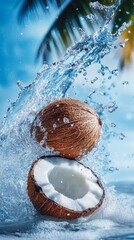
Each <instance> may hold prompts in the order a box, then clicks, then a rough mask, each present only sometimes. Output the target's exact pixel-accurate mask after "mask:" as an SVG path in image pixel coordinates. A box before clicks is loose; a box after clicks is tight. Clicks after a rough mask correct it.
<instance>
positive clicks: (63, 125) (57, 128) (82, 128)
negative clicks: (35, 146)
mask: <svg viewBox="0 0 134 240" xmlns="http://www.w3.org/2000/svg"><path fill="white" fill-rule="evenodd" d="M101 127H102V122H101V120H100V118H99V116H98V115H97V114H96V113H95V112H94V111H93V110H92V109H91V108H90V107H89V106H87V105H86V104H85V103H83V102H81V101H79V100H76V99H71V98H67V99H60V100H57V101H55V102H53V103H51V104H49V105H48V106H47V107H45V108H43V109H42V110H41V111H40V112H39V113H38V115H37V116H36V118H35V120H34V122H33V124H32V127H31V133H32V136H33V137H35V139H36V140H37V141H38V142H39V143H40V144H41V146H43V147H51V148H53V149H54V151H56V152H58V153H59V154H60V155H62V156H64V157H66V158H71V159H77V158H80V157H81V156H83V155H84V154H86V153H87V152H88V151H90V150H91V149H92V148H93V147H94V146H95V145H96V144H97V142H98V140H99V137H100V134H101Z"/></svg>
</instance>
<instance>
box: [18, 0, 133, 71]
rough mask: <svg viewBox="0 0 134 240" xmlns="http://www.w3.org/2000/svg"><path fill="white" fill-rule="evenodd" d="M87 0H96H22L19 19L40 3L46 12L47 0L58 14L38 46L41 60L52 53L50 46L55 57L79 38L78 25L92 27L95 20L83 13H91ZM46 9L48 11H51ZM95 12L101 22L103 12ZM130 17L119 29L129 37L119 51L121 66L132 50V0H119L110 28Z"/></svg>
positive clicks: (102, 0) (111, 0) (104, 0)
mask: <svg viewBox="0 0 134 240" xmlns="http://www.w3.org/2000/svg"><path fill="white" fill-rule="evenodd" d="M89 2H95V0H83V1H81V0H68V1H65V0H23V3H22V5H21V7H20V11H19V14H18V19H19V21H22V20H23V19H24V18H26V17H28V16H29V15H30V14H31V13H34V14H36V13H37V12H38V6H39V5H40V6H41V7H42V9H43V10H44V14H45V13H46V12H48V9H49V8H48V7H49V4H56V6H57V7H58V9H59V12H58V17H57V18H56V19H54V21H53V23H52V25H51V26H50V27H49V29H48V31H47V33H46V34H45V36H44V38H43V40H42V42H41V44H40V46H39V49H38V51H37V58H38V57H39V56H40V55H42V57H43V61H46V62H49V61H50V60H51V59H52V55H53V51H52V49H55V51H56V53H57V56H58V57H59V56H61V55H62V54H64V52H65V50H66V49H67V48H68V47H69V46H71V45H72V43H73V42H74V41H76V40H78V38H79V36H80V34H81V32H80V29H84V30H85V31H89V30H90V31H94V28H95V26H94V25H95V24H94V23H93V22H91V21H89V19H88V18H87V17H86V16H87V15H88V14H89V13H92V14H94V12H93V11H92V9H91V8H90V5H89ZM98 2H99V3H101V4H103V5H106V6H109V5H112V4H113V3H115V0H98ZM49 13H50V14H51V11H50V12H49ZM98 14H99V16H100V19H101V23H103V22H104V21H103V20H104V19H103V15H102V12H99V11H98ZM83 19H84V21H83ZM100 19H99V21H100ZM130 20H132V24H131V25H130V26H129V27H128V28H127V29H126V30H125V31H124V32H123V33H122V41H125V39H129V41H128V42H127V43H126V46H125V47H124V48H123V49H122V52H121V61H120V67H121V68H123V67H124V66H125V65H126V64H127V63H130V62H131V61H132V53H133V51H134V0H129V1H128V0H120V5H119V7H118V8H117V9H116V11H115V15H114V19H113V28H112V32H113V33H115V32H116V31H117V30H118V29H119V27H121V25H122V24H123V22H127V23H128V22H129V21H130Z"/></svg>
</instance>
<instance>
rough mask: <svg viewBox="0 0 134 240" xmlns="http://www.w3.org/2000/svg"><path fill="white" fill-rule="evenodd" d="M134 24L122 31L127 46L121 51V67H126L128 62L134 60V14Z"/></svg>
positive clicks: (133, 20) (133, 18) (133, 22)
mask: <svg viewBox="0 0 134 240" xmlns="http://www.w3.org/2000/svg"><path fill="white" fill-rule="evenodd" d="M131 19H132V24H131V25H130V26H129V27H128V28H127V29H126V30H125V31H124V32H123V33H122V36H121V38H122V41H123V42H125V41H126V43H125V47H124V48H122V51H121V61H120V68H121V69H122V68H124V66H126V65H127V64H130V63H131V62H132V55H133V53H134V16H133V17H131Z"/></svg>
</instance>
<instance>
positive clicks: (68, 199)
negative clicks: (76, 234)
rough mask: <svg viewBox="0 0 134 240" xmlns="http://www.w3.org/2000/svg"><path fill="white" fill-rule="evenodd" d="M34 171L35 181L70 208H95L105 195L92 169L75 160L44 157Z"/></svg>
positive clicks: (51, 196) (77, 209)
mask: <svg viewBox="0 0 134 240" xmlns="http://www.w3.org/2000/svg"><path fill="white" fill-rule="evenodd" d="M33 174H34V179H35V182H36V184H37V185H38V186H39V187H40V188H41V189H42V192H43V193H44V194H45V195H46V196H47V197H48V198H49V199H51V200H53V201H54V202H56V203H58V204H59V205H61V206H63V207H65V208H68V209H70V210H74V211H84V210H86V209H88V208H94V207H96V206H97V205H98V204H99V202H100V200H101V198H102V196H103V189H102V187H100V185H99V183H98V179H97V177H96V176H95V175H94V174H93V172H92V171H91V170H90V169H89V168H86V167H85V166H84V165H82V164H80V163H78V162H76V161H73V160H71V161H70V160H68V159H64V158H59V157H51V158H46V157H45V158H44V159H40V160H39V161H37V163H36V164H35V166H34V172H33Z"/></svg>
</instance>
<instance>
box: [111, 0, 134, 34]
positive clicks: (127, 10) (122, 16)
mask: <svg viewBox="0 0 134 240" xmlns="http://www.w3.org/2000/svg"><path fill="white" fill-rule="evenodd" d="M133 15H134V0H129V1H128V0H121V4H120V5H119V7H118V8H117V10H116V13H115V15H114V21H113V33H115V32H116V31H117V30H118V29H119V28H120V27H121V26H122V24H123V23H124V22H126V23H128V22H129V21H130V20H131V16H133Z"/></svg>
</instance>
